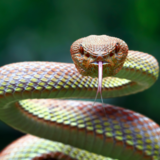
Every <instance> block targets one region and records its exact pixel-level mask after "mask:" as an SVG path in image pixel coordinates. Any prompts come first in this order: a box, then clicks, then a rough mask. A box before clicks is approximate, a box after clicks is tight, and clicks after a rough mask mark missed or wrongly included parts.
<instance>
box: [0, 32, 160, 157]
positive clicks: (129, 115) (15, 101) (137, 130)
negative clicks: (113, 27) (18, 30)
mask: <svg viewBox="0 0 160 160" xmlns="http://www.w3.org/2000/svg"><path fill="white" fill-rule="evenodd" d="M71 56H72V59H73V61H74V62H75V65H74V64H67V63H56V62H22V63H14V64H9V65H5V66H3V67H1V68H0V119H1V120H2V121H4V122H5V123H7V124H8V125H10V126H12V127H13V128H15V129H18V130H20V131H22V132H25V133H30V134H32V135H35V136H38V137H41V138H37V137H35V136H32V135H27V136H24V137H23V138H21V139H18V140H17V141H15V142H13V143H12V144H11V145H9V146H8V147H6V148H5V149H4V150H3V151H2V152H1V154H0V159H1V160H8V159H10V160H19V159H20V160H21V159H23V160H28V159H34V160H37V159H39V160H42V159H43V160H56V159H67V160H69V159H78V160H80V159H85V160H101V159H110V158H106V157H111V158H118V159H120V160H121V159H123V160H142V159H149V160H150V159H154V160H160V128H159V126H158V125H157V124H156V123H155V122H153V121H152V120H151V119H149V118H147V117H145V116H143V115H141V114H139V113H136V112H133V111H131V110H127V109H123V108H120V107H115V106H112V105H107V104H104V105H103V107H102V104H101V103H95V105H93V102H85V101H79V100H78V101H76V100H58V99H62V98H63V99H69V98H71V99H75V98H78V99H79V98H95V95H96V92H97V88H98V92H101V89H102V96H103V98H109V97H117V96H125V95H128V94H133V93H137V92H140V91H143V90H144V89H147V88H149V87H150V86H151V85H152V84H153V83H154V82H155V81H156V80H157V78H158V73H159V67H158V63H157V60H156V59H155V58H154V57H153V56H151V55H149V54H146V53H142V52H138V51H128V47H127V44H126V43H125V42H124V41H122V40H120V39H118V38H114V37H109V36H105V35H102V36H95V35H92V36H88V37H86V38H81V39H79V40H77V41H75V42H74V43H73V44H72V46H71ZM75 66H76V67H75ZM100 66H101V67H100ZM98 67H99V68H101V69H100V70H99V72H101V76H99V83H98V79H97V78H96V77H97V76H98ZM102 67H103V70H102ZM77 69H78V71H77ZM102 73H103V81H102V80H101V78H102ZM101 81H102V83H101ZM44 98H45V99H44ZM52 98H54V99H52ZM104 110H105V112H104ZM1 138H2V137H1ZM43 138H45V139H48V140H44V139H43ZM51 140H53V141H55V142H52V141H51ZM71 146H72V147H71ZM78 148H79V149H78Z"/></svg>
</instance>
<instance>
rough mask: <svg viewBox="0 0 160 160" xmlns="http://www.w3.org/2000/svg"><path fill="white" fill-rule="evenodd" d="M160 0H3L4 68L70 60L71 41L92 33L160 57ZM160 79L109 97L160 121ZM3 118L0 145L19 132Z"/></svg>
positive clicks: (0, 38)
mask: <svg viewBox="0 0 160 160" xmlns="http://www.w3.org/2000/svg"><path fill="white" fill-rule="evenodd" d="M159 6H160V1H155V0H152V1H151V0H134V1H128V0H123V1H119V0H114V1H107V0H99V1H93V0H88V1H85V0H81V1H75V0H69V1H53V0H45V1H44V0H23V1H22V0H14V1H12V0H7V1H6V0H1V1H0V66H3V65H5V64H8V63H13V62H21V61H57V62H72V60H71V57H70V52H69V50H70V45H71V43H72V42H73V41H75V40H76V39H78V38H81V37H84V36H88V35H91V34H96V35H101V34H107V35H110V36H115V37H119V38H121V39H123V40H125V41H126V42H127V43H128V46H129V49H131V50H139V51H143V52H147V53H150V54H152V55H154V56H155V57H156V58H157V59H158V60H159V61H160V51H159V50H160V18H159V17H160V10H159ZM159 89H160V80H158V81H157V82H156V84H154V86H152V87H151V88H150V89H148V90H146V91H144V92H142V93H138V94H135V95H130V96H126V97H121V98H114V99H108V100H105V102H106V103H110V104H115V105H118V106H122V107H125V108H129V109H132V110H134V111H137V112H140V113H142V114H144V115H146V116H148V117H150V118H152V119H153V120H155V121H156V122H157V123H159V124H160V91H159ZM21 135H22V133H20V132H19V131H16V130H14V129H12V128H10V127H8V126H7V125H5V124H4V123H3V122H0V149H2V148H3V147H5V146H6V145H7V144H8V143H10V142H11V141H12V140H14V139H16V138H17V137H19V136H21Z"/></svg>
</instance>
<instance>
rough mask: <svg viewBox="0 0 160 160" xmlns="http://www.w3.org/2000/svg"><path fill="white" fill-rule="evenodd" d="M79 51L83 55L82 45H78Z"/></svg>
mask: <svg viewBox="0 0 160 160" xmlns="http://www.w3.org/2000/svg"><path fill="white" fill-rule="evenodd" d="M79 52H80V53H81V54H82V55H84V49H83V47H82V45H80V46H79Z"/></svg>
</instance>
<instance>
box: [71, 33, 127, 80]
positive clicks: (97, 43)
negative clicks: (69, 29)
mask: <svg viewBox="0 0 160 160" xmlns="http://www.w3.org/2000/svg"><path fill="white" fill-rule="evenodd" d="M70 52H71V57H72V60H73V62H74V64H75V66H76V68H77V70H78V71H79V73H80V74H82V75H83V76H91V77H98V63H99V62H102V64H103V77H107V76H114V75H115V74H117V73H118V72H119V71H120V70H121V68H122V66H123V63H124V61H125V59H126V57H127V54H128V46H127V44H126V43H125V42H124V41H123V40H121V39H119V38H115V37H110V36H106V35H101V36H96V35H91V36H88V37H84V38H81V39H78V40H76V41H75V42H74V43H73V44H72V45H71V49H70Z"/></svg>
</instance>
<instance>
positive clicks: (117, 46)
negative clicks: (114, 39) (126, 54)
mask: <svg viewBox="0 0 160 160" xmlns="http://www.w3.org/2000/svg"><path fill="white" fill-rule="evenodd" d="M119 49H120V44H119V43H116V45H115V53H117V52H118V51H119Z"/></svg>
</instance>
